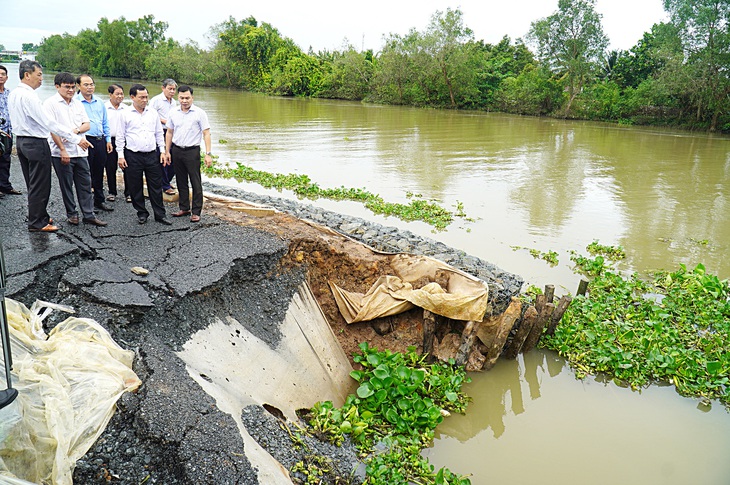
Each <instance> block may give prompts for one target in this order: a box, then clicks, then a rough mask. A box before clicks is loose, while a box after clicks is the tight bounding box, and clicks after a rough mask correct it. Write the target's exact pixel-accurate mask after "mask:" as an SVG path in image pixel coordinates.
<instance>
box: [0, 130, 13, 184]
mask: <svg viewBox="0 0 730 485" xmlns="http://www.w3.org/2000/svg"><path fill="white" fill-rule="evenodd" d="M12 149H13V138H12V137H10V139H9V141H8V152H7V153H4V154H2V155H0V192H10V191H11V190H13V184H11V183H10V152H11V150H12Z"/></svg>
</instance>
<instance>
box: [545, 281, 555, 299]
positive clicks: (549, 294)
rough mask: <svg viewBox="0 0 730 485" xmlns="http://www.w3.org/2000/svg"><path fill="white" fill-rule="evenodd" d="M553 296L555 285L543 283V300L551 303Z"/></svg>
mask: <svg viewBox="0 0 730 485" xmlns="http://www.w3.org/2000/svg"><path fill="white" fill-rule="evenodd" d="M554 297H555V285H545V301H546V302H547V303H552V302H553V298H554Z"/></svg>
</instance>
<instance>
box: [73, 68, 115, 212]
mask: <svg viewBox="0 0 730 485" xmlns="http://www.w3.org/2000/svg"><path fill="white" fill-rule="evenodd" d="M76 85H77V86H78V89H79V93H78V94H77V95H76V99H78V100H79V101H81V104H82V105H83V106H84V108H85V109H86V114H88V115H89V121H90V123H91V128H90V129H89V131H87V132H86V133H85V135H86V139H87V140H88V141H89V143H91V148H89V168H90V169H91V188H92V190H93V191H94V208H96V209H101V210H104V211H111V210H114V207H113V206H111V205H109V204H107V203H106V202H105V198H104V171H105V169H106V154H107V153H109V152H111V151H112V137H111V132H110V131H109V121H108V119H107V113H106V107H105V106H104V101H102V100H101V99H99V98H98V97H97V96H96V95H94V90H95V89H96V86H95V84H94V80H93V79H92V78H91V76H89V75H88V74H82V75H80V76H79V77H78V78H76Z"/></svg>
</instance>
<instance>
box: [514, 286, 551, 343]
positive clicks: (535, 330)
mask: <svg viewBox="0 0 730 485" xmlns="http://www.w3.org/2000/svg"><path fill="white" fill-rule="evenodd" d="M540 296H542V295H538V298H539V297H540ZM538 303H539V301H538ZM535 309H537V305H536V306H535ZM553 310H555V304H553V303H547V304H544V305H542V309H541V310H540V311H539V312H538V315H537V322H535V324H534V325H533V326H532V329H530V334H529V335H528V336H527V339H526V340H525V343H524V344H523V345H522V353H525V352H529V351H530V350H532V349H534V348H535V346H536V345H537V342H539V341H540V337H541V336H542V330H543V329H544V328H545V325H547V324H548V321H549V319H550V316H551V315H552V313H553Z"/></svg>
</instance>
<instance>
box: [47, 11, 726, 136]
mask: <svg viewBox="0 0 730 485" xmlns="http://www.w3.org/2000/svg"><path fill="white" fill-rule="evenodd" d="M594 7H595V0H559V1H558V9H557V10H556V11H555V13H553V14H552V15H549V16H548V17H545V18H542V19H537V20H535V21H533V22H532V26H531V28H530V31H529V32H527V33H526V34H527V35H526V39H527V40H528V41H529V44H525V42H524V41H523V40H521V39H517V40H516V41H515V42H513V41H512V40H511V39H509V38H508V37H505V38H504V39H503V40H502V41H500V42H499V43H497V44H496V45H491V44H487V43H484V42H483V41H480V40H475V39H474V34H473V31H472V30H471V29H470V28H469V27H467V26H466V25H464V23H463V18H462V13H461V11H460V10H458V9H456V10H452V9H447V10H446V11H445V12H444V11H436V12H435V13H434V14H433V16H432V18H431V21H430V22H429V24H428V26H427V27H426V29H425V30H423V31H418V30H416V29H414V28H413V29H411V30H410V31H409V32H407V33H405V34H398V33H391V34H390V35H388V36H387V37H386V39H385V43H384V46H383V47H382V50H381V51H380V52H377V53H374V52H372V51H369V50H368V51H364V52H359V51H357V50H356V49H355V48H354V47H353V46H351V45H345V46H343V48H342V50H340V51H333V52H329V51H324V52H317V53H315V52H311V50H310V52H304V51H302V49H300V48H299V47H298V46H297V45H296V44H295V43H294V41H293V40H291V39H289V38H287V37H285V36H283V35H282V34H281V33H280V32H279V31H278V30H277V29H276V28H275V27H274V26H272V25H270V24H268V23H266V22H259V21H257V20H256V19H255V18H253V17H248V18H246V19H244V20H240V21H239V20H236V19H234V18H233V17H230V18H229V19H228V20H226V21H224V22H221V23H219V24H217V25H214V26H213V27H212V28H211V29H210V33H209V38H210V40H211V42H212V47H211V48H210V49H203V48H200V47H199V46H198V45H196V44H195V43H187V44H181V43H179V42H177V41H175V40H173V39H169V38H166V37H165V35H164V33H165V30H166V29H167V24H166V23H165V22H158V21H155V19H154V17H153V16H151V15H148V16H145V17H142V18H141V19H139V20H136V21H127V20H125V18H124V17H120V18H119V19H116V20H112V21H110V20H108V19H106V18H102V19H101V20H99V22H98V24H97V26H96V29H84V30H82V31H80V32H79V33H77V34H75V35H71V34H63V35H53V36H51V37H48V38H46V39H44V40H43V42H42V44H41V45H40V46H39V48H38V60H39V61H40V62H41V63H43V64H44V65H45V66H46V67H47V68H49V69H53V70H67V71H71V72H76V73H78V72H90V73H93V74H98V75H103V76H114V77H135V78H144V79H155V80H158V81H159V80H160V79H161V78H165V77H173V78H175V79H177V80H178V81H179V82H186V83H191V84H195V85H210V86H227V87H235V88H241V89H246V90H252V91H258V92H263V93H269V94H275V95H283V96H313V97H325V98H337V99H347V100H365V101H369V102H378V103H388V104H402V105H411V106H429V107H438V108H450V109H479V110H497V111H504V112H509V113H519V114H528V115H550V116H560V117H570V118H582V119H595V120H606V121H616V122H620V123H625V124H634V123H637V124H652V123H653V124H670V125H676V126H684V127H688V128H694V129H706V130H710V131H716V130H722V131H726V132H730V0H664V7H665V10H666V11H667V13H668V14H669V17H670V21H669V22H668V23H659V24H655V25H654V26H653V27H652V28H651V30H650V32H646V33H645V34H644V35H643V37H642V38H641V39H640V40H639V41H638V42H637V44H636V45H635V46H634V47H632V48H631V49H629V50H628V51H622V50H616V51H611V52H606V46H607V44H608V39H607V37H606V36H605V34H604V33H603V28H602V25H601V19H602V17H601V15H600V14H599V13H597V12H596V10H595V8H594ZM528 46H529V47H528ZM530 47H532V48H533V49H534V54H533V51H532V50H530Z"/></svg>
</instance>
